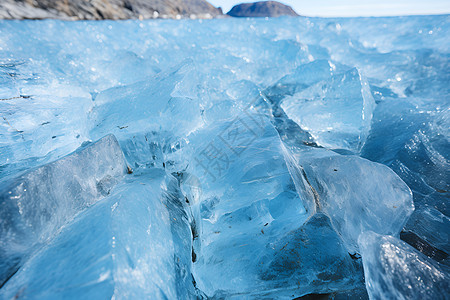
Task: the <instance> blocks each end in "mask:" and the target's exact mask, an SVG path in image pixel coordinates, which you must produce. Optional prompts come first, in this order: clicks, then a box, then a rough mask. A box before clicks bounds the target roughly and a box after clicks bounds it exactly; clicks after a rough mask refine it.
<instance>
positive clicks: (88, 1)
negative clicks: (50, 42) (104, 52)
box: [0, 0, 222, 20]
mask: <svg viewBox="0 0 450 300" xmlns="http://www.w3.org/2000/svg"><path fill="white" fill-rule="evenodd" d="M194 15H195V17H197V18H211V17H215V16H218V15H222V10H221V9H218V8H216V7H214V6H212V5H211V4H210V3H208V2H207V1H205V0H0V19H46V18H52V19H66V20H103V19H113V20H118V19H137V18H144V19H149V18H157V17H159V18H161V17H163V18H177V17H178V16H180V17H194Z"/></svg>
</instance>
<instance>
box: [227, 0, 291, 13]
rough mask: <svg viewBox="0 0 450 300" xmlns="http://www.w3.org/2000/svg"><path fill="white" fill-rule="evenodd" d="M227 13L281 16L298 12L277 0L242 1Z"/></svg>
mask: <svg viewBox="0 0 450 300" xmlns="http://www.w3.org/2000/svg"><path fill="white" fill-rule="evenodd" d="M227 15H229V16H232V17H281V16H293V17H296V16H298V14H297V13H296V12H295V11H294V10H293V9H292V7H290V6H287V5H284V4H282V3H280V2H276V1H261V2H255V3H242V4H238V5H236V6H234V7H233V8H232V9H231V10H230V11H229V12H228V13H227Z"/></svg>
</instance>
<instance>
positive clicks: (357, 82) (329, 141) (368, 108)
mask: <svg viewBox="0 0 450 300" xmlns="http://www.w3.org/2000/svg"><path fill="white" fill-rule="evenodd" d="M328 68H329V67H328ZM281 101H282V103H281V107H282V108H283V110H284V111H285V112H286V114H287V116H288V117H289V118H290V119H291V120H293V121H294V122H296V123H297V124H298V125H299V126H300V127H301V128H302V129H304V130H306V131H308V132H309V133H310V134H311V135H312V136H313V137H314V139H315V141H316V142H317V144H319V145H321V146H324V147H327V148H337V149H346V150H350V151H353V152H358V151H359V150H360V149H361V148H362V146H363V145H364V142H365V140H366V138H367V135H368V134H369V129H370V123H371V120H372V113H373V110H374V107H375V101H374V99H373V97H372V94H371V92H370V89H369V83H368V82H367V80H366V79H365V78H364V77H363V75H362V74H361V73H360V72H359V71H358V70H357V69H351V70H349V71H347V72H345V73H342V74H338V75H334V76H332V77H331V78H330V79H329V80H327V81H324V82H318V83H316V84H314V85H312V86H310V87H308V88H306V89H304V90H302V91H300V92H298V93H295V94H293V95H292V96H287V97H286V98H284V99H283V100H281Z"/></svg>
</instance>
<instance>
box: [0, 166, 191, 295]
mask: <svg viewBox="0 0 450 300" xmlns="http://www.w3.org/2000/svg"><path fill="white" fill-rule="evenodd" d="M171 181H176V179H175V178H174V177H171V176H170V175H169V176H167V175H166V174H165V172H164V171H163V170H161V169H152V170H150V171H149V172H146V174H143V175H141V176H139V179H138V180H134V178H127V179H126V180H125V181H124V182H122V183H121V184H119V186H117V187H116V188H115V189H114V192H112V193H111V195H110V196H109V197H107V198H106V199H105V201H100V202H97V203H96V204H95V205H94V206H92V207H91V208H90V209H89V210H87V211H86V213H84V214H79V215H78V216H77V217H76V218H75V219H74V220H73V221H72V222H69V223H68V224H67V225H66V226H64V228H63V229H62V230H61V232H60V233H59V234H58V236H57V237H56V238H55V239H53V240H52V241H51V242H49V243H47V244H46V245H44V246H43V247H42V248H40V249H39V250H38V251H37V253H36V254H35V255H33V257H31V258H30V259H29V260H28V261H27V262H26V263H25V264H24V266H23V267H22V268H21V269H20V270H19V271H18V272H17V273H16V274H15V275H14V277H13V278H12V279H11V280H9V281H8V282H7V284H6V285H5V286H4V287H3V288H2V289H1V291H0V297H2V298H4V299H9V298H14V297H31V298H46V299H61V298H64V299H66V298H67V299H75V298H80V297H87V298H91V297H94V298H97V297H98V298H104V297H113V295H120V298H128V299H129V298H152V297H156V298H166V299H175V298H183V297H186V298H188V294H189V293H192V297H193V296H194V295H195V291H194V288H193V286H192V283H191V282H192V278H191V276H190V272H189V269H187V270H178V271H177V267H176V266H177V264H185V263H186V261H185V260H186V259H185V258H184V257H183V256H186V255H187V260H188V261H189V260H190V255H189V254H190V252H189V250H190V249H182V248H180V247H179V246H177V245H176V244H175V243H181V242H182V240H181V241H179V240H175V239H172V238H168V237H170V236H172V231H174V229H173V227H174V226H175V225H174V224H173V222H172V221H171V219H172V218H180V221H181V216H179V215H175V214H174V212H173V213H169V211H168V210H167V209H166V206H169V205H171V204H170V202H171V201H173V199H172V198H171V197H170V195H169V194H170V192H171V191H170V188H171V187H172V185H173V184H172V183H171ZM181 232H184V233H185V234H188V235H190V229H189V227H188V226H186V227H185V228H184V231H181ZM187 240H188V241H189V238H188V239H187ZM180 250H187V251H180ZM68 258H70V259H68ZM42 274H45V276H42ZM183 277H187V279H186V280H183V279H184V278H183ZM184 281H187V282H188V283H190V286H187V285H186V286H184ZM180 291H182V292H183V293H188V294H181V295H180V294H179V292H180Z"/></svg>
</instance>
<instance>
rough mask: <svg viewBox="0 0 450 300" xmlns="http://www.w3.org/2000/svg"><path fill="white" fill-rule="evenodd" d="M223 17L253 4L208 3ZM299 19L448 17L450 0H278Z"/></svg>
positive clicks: (237, 0)
mask: <svg viewBox="0 0 450 300" xmlns="http://www.w3.org/2000/svg"><path fill="white" fill-rule="evenodd" d="M208 1H209V2H210V3H211V4H213V5H215V6H221V7H222V9H223V12H224V13H227V12H228V11H229V10H230V9H231V8H232V7H233V6H234V5H236V4H239V3H242V2H254V1H257V0H254V1H253V0H249V1H246V0H208ZM279 2H282V3H284V4H287V5H290V6H292V8H293V9H294V10H295V11H296V12H297V13H298V14H300V15H303V16H320V17H356V16H400V15H428V14H450V0H421V1H420V0H281V1H279Z"/></svg>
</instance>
